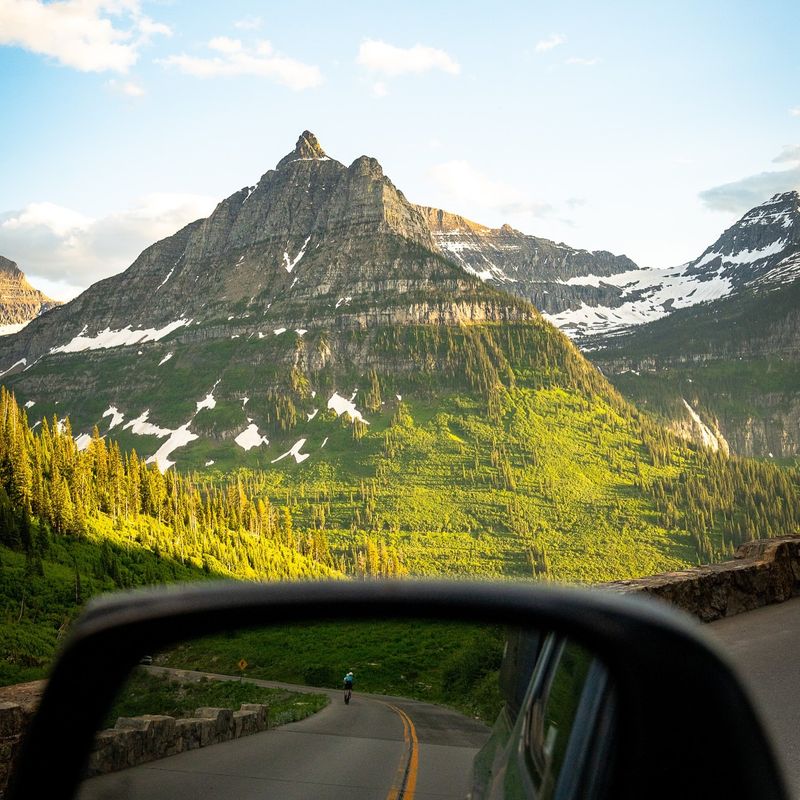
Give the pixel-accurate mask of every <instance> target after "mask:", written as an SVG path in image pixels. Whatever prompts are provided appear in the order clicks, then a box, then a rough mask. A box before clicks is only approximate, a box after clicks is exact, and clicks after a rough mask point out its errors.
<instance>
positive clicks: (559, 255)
mask: <svg viewBox="0 0 800 800" xmlns="http://www.w3.org/2000/svg"><path fill="white" fill-rule="evenodd" d="M418 208H419V209H420V211H421V212H422V213H423V214H424V215H425V217H426V218H427V220H428V224H429V226H430V228H431V230H432V232H433V236H434V238H435V240H436V243H437V244H438V245H439V247H440V248H441V250H442V251H443V252H444V253H446V254H448V255H449V256H450V257H451V258H452V259H453V260H454V261H455V262H456V263H458V264H460V265H461V266H462V267H463V268H464V269H465V270H466V271H467V272H469V273H470V274H473V275H476V276H478V277H480V278H481V280H483V281H486V282H489V283H491V284H492V285H498V286H502V288H504V289H505V290H506V291H508V292H511V293H513V294H516V295H518V296H520V297H524V298H525V299H526V300H529V301H530V302H532V303H533V304H534V305H535V306H536V307H537V308H538V309H539V310H540V311H541V312H542V313H543V314H544V315H545V316H546V317H547V319H549V320H550V321H551V322H552V323H553V324H554V325H556V326H557V327H559V328H561V329H562V330H563V331H564V332H565V333H567V334H568V335H569V336H570V337H572V338H573V339H575V340H576V341H578V342H579V343H580V344H581V345H582V346H588V347H591V348H594V347H595V346H597V343H598V342H602V341H603V340H604V339H605V338H607V337H608V336H615V335H617V334H619V333H621V332H624V331H626V330H629V329H631V328H632V327H634V326H637V325H644V324H647V323H648V322H653V321H655V320H658V319H664V318H666V317H668V316H669V315H670V314H671V313H672V312H673V311H676V310H678V309H681V308H690V307H692V306H695V305H697V304H699V303H704V302H708V301H711V300H717V299H719V298H721V297H727V296H729V295H731V294H734V293H736V292H737V291H740V290H742V289H744V288H745V287H748V286H755V285H764V286H774V285H783V284H786V283H788V282H791V281H792V280H794V279H795V278H796V277H797V275H798V274H799V273H800V244H799V243H800V196H799V195H798V193H797V192H796V191H792V192H784V193H782V194H777V195H775V196H773V197H772V198H770V199H769V200H767V201H766V202H765V203H762V204H761V205H759V206H757V207H756V208H754V209H751V210H750V211H748V212H747V214H745V215H744V216H743V217H742V218H741V219H740V220H739V221H738V222H736V223H735V224H734V225H733V226H731V227H730V228H728V229H727V230H726V231H725V232H724V233H723V234H722V235H721V236H720V237H719V239H718V240H717V241H716V242H715V243H714V244H712V245H711V246H710V247H708V248H706V250H704V251H703V253H701V254H700V256H698V257H697V258H696V259H694V260H692V261H689V262H687V263H686V264H682V265H680V266H677V267H670V268H659V269H654V268H643V267H639V266H637V265H636V264H635V263H634V262H633V261H632V260H631V259H629V258H628V257H627V256H616V255H613V254H612V253H609V252H607V251H603V250H598V251H588V250H578V249H575V248H572V247H569V246H568V245H565V244H563V243H558V244H557V243H555V242H552V241H550V240H548V239H542V238H540V237H536V236H529V235H526V234H523V233H520V232H519V231H516V230H514V229H513V228H511V227H510V226H508V225H503V226H502V227H501V228H495V229H492V228H488V227H486V226H484V225H481V224H479V223H476V222H472V221H470V220H467V219H465V218H464V217H460V216H458V215H456V214H450V213H449V212H446V211H442V210H440V209H435V208H429V207H425V206H419V207H418ZM591 340H595V341H591Z"/></svg>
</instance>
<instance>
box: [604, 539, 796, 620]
mask: <svg viewBox="0 0 800 800" xmlns="http://www.w3.org/2000/svg"><path fill="white" fill-rule="evenodd" d="M603 587H604V588H607V589H612V590H616V591H621V592H625V593H627V592H644V593H645V594H649V595H652V596H654V597H660V598H661V599H663V600H666V601H667V602H669V603H671V604H672V605H675V606H677V607H678V608H682V609H683V610H684V611H687V612H688V613H689V614H692V615H693V616H695V617H698V618H699V619H700V620H702V621H703V622H711V621H712V620H715V619H719V618H720V617H731V616H733V615H734V614H741V613H742V612H743V611H751V610H752V609H754V608H759V607H760V606H766V605H770V604H771V603H782V602H783V601H784V600H789V599H790V598H792V597H796V596H797V595H800V536H784V537H782V538H777V539H757V540H755V541H753V542H746V543H745V544H743V545H742V546H741V547H739V549H738V550H737V551H736V555H735V556H734V559H733V560H732V561H725V562H723V563H721V564H710V565H708V566H703V567H694V568H693V569H686V570H682V571H680V572H664V573H662V574H661V575H651V576H649V577H647V578H637V579H636V580H630V581H613V582H612V583H605V584H603Z"/></svg>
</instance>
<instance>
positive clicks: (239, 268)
mask: <svg viewBox="0 0 800 800" xmlns="http://www.w3.org/2000/svg"><path fill="white" fill-rule="evenodd" d="M534 315H535V312H534V311H533V309H531V308H530V307H528V306H526V305H525V304H522V303H518V302H515V301H514V300H513V298H508V297H507V296H505V295H502V294H500V293H498V292H493V291H491V290H489V291H487V290H486V288H484V287H482V286H481V285H480V281H478V280H477V279H476V278H474V277H473V276H471V275H469V274H467V273H465V272H464V271H463V270H461V269H459V268H457V267H455V266H454V265H453V264H451V263H450V261H448V260H447V259H446V258H444V257H443V255H442V253H441V251H440V250H439V248H438V247H437V245H436V243H435V241H434V239H433V236H432V234H431V231H430V229H429V227H428V225H427V222H426V220H425V218H424V216H423V215H422V214H421V213H420V211H419V210H418V209H417V208H415V207H414V206H413V205H411V204H410V203H409V202H408V201H407V200H406V198H405V197H404V196H403V194H402V192H400V191H399V190H398V189H397V188H395V186H394V185H393V184H392V182H391V181H390V180H389V179H388V178H387V177H386V176H385V175H384V173H383V170H382V169H381V166H380V164H379V163H378V162H377V161H376V160H375V159H374V158H370V157H368V156H362V157H360V158H357V159H356V160H355V161H354V162H353V163H352V164H351V165H350V166H349V167H346V166H344V165H343V164H341V163H340V162H338V161H336V160H335V159H332V158H330V157H328V156H327V155H326V154H325V152H324V150H323V149H322V147H321V146H320V144H319V142H318V141H317V139H316V137H315V136H314V135H313V134H311V133H310V132H308V131H305V132H304V133H303V134H302V135H301V136H300V138H299V139H298V141H297V145H296V146H295V149H294V150H293V151H292V152H291V153H289V154H287V155H286V156H285V157H284V158H282V159H281V160H280V161H279V162H278V165H277V167H276V168H275V169H274V170H270V171H268V172H267V173H265V174H264V175H262V177H261V179H260V180H259V181H258V183H256V184H255V185H254V186H247V187H244V188H242V189H240V190H239V191H238V192H235V193H234V194H232V195H231V196H230V197H228V198H226V199H225V200H223V201H222V202H221V203H219V205H218V206H217V207H216V209H215V210H214V212H213V213H212V214H211V216H209V217H208V218H207V219H201V220H197V221H196V222H193V223H191V224H189V225H187V226H186V227H185V228H183V229H182V230H180V231H178V232H177V233H176V234H175V235H173V236H170V237H168V238H166V239H163V240H162V241H160V242H157V243H156V244H154V245H152V246H151V247H148V248H147V249H146V250H145V251H144V252H143V253H142V254H141V255H140V256H139V257H138V258H137V259H136V261H135V262H134V263H133V264H132V265H131V266H130V267H129V268H128V269H127V270H126V271H125V272H123V273H121V274H120V275H115V276H113V277H111V278H108V279H106V280H104V281H100V282H99V283H97V284H95V285H94V286H92V287H90V288H89V289H88V290H87V291H85V292H84V293H83V294H82V295H80V296H79V297H78V298H76V299H75V300H74V301H72V302H71V303H68V304H67V305H65V306H64V307H63V308H62V309H60V310H59V313H58V314H56V315H48V317H47V318H42V319H41V320H37V324H35V325H32V326H29V328H28V329H27V330H26V331H25V335H24V336H18V337H14V340H13V342H11V341H10V342H8V343H7V344H6V343H4V346H3V347H2V348H0V367H2V369H8V367H9V366H10V364H14V363H15V362H17V361H21V360H22V359H24V360H25V365H30V364H32V363H33V362H34V361H36V360H37V359H39V358H42V357H43V356H45V355H47V354H48V353H51V352H75V351H78V350H95V349H102V348H105V347H108V346H116V345H118V344H124V343H128V344H133V343H135V342H137V341H140V340H153V339H160V338H162V337H163V336H164V335H167V334H169V333H172V332H173V331H178V330H180V334H181V337H182V338H184V339H187V338H198V337H209V336H212V335H215V334H213V333H212V331H215V330H217V331H218V330H219V328H220V327H224V328H225V333H226V334H228V335H231V334H234V333H238V334H239V335H250V334H251V333H252V332H253V331H254V330H256V329H258V327H259V326H261V327H264V326H265V325H269V324H271V325H272V326H273V329H275V328H285V329H305V330H308V329H311V328H314V327H320V326H334V327H337V328H346V327H355V328H359V327H365V326H367V325H370V324H375V323H377V322H383V323H390V322H399V323H403V322H411V321H417V322H422V321H437V320H441V321H447V320H449V321H451V322H456V321H458V320H460V319H474V320H480V319H487V320H489V319H494V320H501V319H508V318H516V317H521V318H530V317H532V316H534ZM234 329H235V330H234ZM9 362H10V363H9ZM2 369H0V371H2Z"/></svg>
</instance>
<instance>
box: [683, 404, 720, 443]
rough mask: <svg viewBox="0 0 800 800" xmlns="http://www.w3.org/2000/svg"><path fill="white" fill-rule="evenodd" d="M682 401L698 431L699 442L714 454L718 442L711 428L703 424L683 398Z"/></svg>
mask: <svg viewBox="0 0 800 800" xmlns="http://www.w3.org/2000/svg"><path fill="white" fill-rule="evenodd" d="M681 400H683V404H684V405H685V406H686V410H687V411H688V412H689V416H690V417H691V418H692V421H693V422H694V424H695V426H696V427H697V429H698V431H699V432H700V441H702V443H703V444H704V445H705V446H706V447H710V448H711V449H712V450H713V451H714V452H715V453H716V452H717V451H718V450H719V441H718V440H717V437H716V436H715V435H714V433H713V432H712V431H711V428H709V427H708V425H706V424H705V422H703V420H702V419H701V418H700V415H699V414H698V413H697V412H696V411H695V410H694V409H693V408H692V407H691V406H690V405H689V403H687V402H686V399H685V398H683V397H682V398H681Z"/></svg>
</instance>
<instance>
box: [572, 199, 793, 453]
mask: <svg viewBox="0 0 800 800" xmlns="http://www.w3.org/2000/svg"><path fill="white" fill-rule="evenodd" d="M681 272H682V275H683V276H684V277H685V279H686V281H688V283H687V285H689V286H691V285H694V284H697V285H698V286H699V287H700V290H702V289H703V287H711V288H710V289H706V294H709V295H712V297H711V301H710V302H705V303H698V304H694V305H693V306H691V307H686V308H676V310H675V311H674V312H673V313H672V314H670V315H668V316H666V317H665V318H663V319H661V320H659V321H656V322H652V323H650V324H645V325H642V326H640V327H632V328H629V329H628V330H627V331H625V332H623V333H621V334H620V335H617V336H614V337H608V336H595V337H590V338H587V339H585V340H584V341H583V345H584V346H585V347H586V348H587V350H588V351H589V352H590V355H591V358H592V360H593V361H594V362H595V363H596V364H597V365H598V366H600V368H601V369H602V370H603V371H604V372H605V373H606V375H608V376H609V377H610V378H611V379H612V380H613V381H614V383H615V384H616V385H617V387H618V388H620V389H621V390H622V391H623V392H624V393H625V394H626V395H627V396H628V397H629V398H630V399H632V400H633V401H634V402H637V403H640V404H642V405H645V406H647V407H650V408H652V409H654V410H656V411H657V412H658V413H660V414H661V415H663V416H664V417H665V418H666V419H667V420H669V421H670V422H671V424H673V425H674V426H676V427H680V426H686V425H690V426H691V419H690V417H689V415H688V414H687V412H686V408H685V404H689V405H691V406H692V407H695V408H696V409H697V411H698V413H699V414H700V416H701V417H703V420H704V424H707V425H708V426H710V427H712V428H718V429H719V431H720V433H721V435H722V437H723V438H724V439H725V440H726V441H727V443H728V444H729V446H730V448H731V450H733V451H734V452H736V453H739V454H742V455H754V456H761V457H766V458H769V457H774V458H794V457H796V456H797V455H799V454H800V280H798V278H800V194H798V192H786V193H783V194H778V195H775V196H774V197H772V198H771V199H770V200H768V201H767V202H766V203H763V204H761V205H759V206H757V207H756V208H754V209H752V210H751V211H749V212H748V213H747V214H745V215H744V216H743V217H742V218H741V219H740V220H739V221H738V222H737V223H736V224H735V225H733V226H732V227H730V228H729V229H728V230H726V231H725V232H724V233H723V234H722V236H720V237H719V239H718V240H717V241H716V242H715V243H714V244H713V245H711V246H710V247H709V248H707V249H706V250H705V251H704V252H703V253H702V255H700V256H699V257H698V258H697V259H695V260H694V261H692V262H690V263H689V264H687V265H686V266H685V267H683V268H682V269H681Z"/></svg>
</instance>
